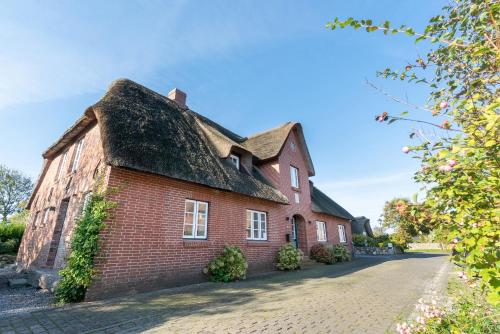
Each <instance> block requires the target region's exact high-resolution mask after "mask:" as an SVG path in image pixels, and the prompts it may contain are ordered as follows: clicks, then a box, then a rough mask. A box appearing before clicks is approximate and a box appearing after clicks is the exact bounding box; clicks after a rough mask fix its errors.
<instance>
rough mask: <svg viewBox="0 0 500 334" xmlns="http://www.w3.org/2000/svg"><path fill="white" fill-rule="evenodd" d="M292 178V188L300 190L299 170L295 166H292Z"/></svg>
mask: <svg viewBox="0 0 500 334" xmlns="http://www.w3.org/2000/svg"><path fill="white" fill-rule="evenodd" d="M290 178H291V181H292V187H294V188H299V170H298V169H297V168H295V167H293V166H290Z"/></svg>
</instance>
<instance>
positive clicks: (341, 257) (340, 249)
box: [331, 245, 351, 262]
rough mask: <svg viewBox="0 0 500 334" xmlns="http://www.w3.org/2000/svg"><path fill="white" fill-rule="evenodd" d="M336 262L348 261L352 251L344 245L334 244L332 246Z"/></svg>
mask: <svg viewBox="0 0 500 334" xmlns="http://www.w3.org/2000/svg"><path fill="white" fill-rule="evenodd" d="M331 251H332V253H333V256H334V257H335V261H336V262H346V261H350V260H351V252H350V251H349V250H348V249H347V247H346V246H344V245H334V246H332V248H331Z"/></svg>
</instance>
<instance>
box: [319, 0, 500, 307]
mask: <svg viewBox="0 0 500 334" xmlns="http://www.w3.org/2000/svg"><path fill="white" fill-rule="evenodd" d="M499 22H500V2H498V1H495V0H457V1H453V2H450V3H449V5H446V6H445V7H443V11H442V13H441V14H439V15H436V16H434V17H432V18H431V19H430V21H429V24H428V25H427V27H426V28H425V30H424V31H423V32H420V33H419V32H417V31H415V30H414V29H413V28H411V27H407V26H405V25H402V26H393V25H392V24H391V22H389V21H385V22H382V23H381V24H374V23H373V21H372V20H370V19H363V20H355V19H353V18H348V19H347V20H339V19H338V18H336V19H335V20H334V21H333V22H330V23H328V25H327V27H328V28H330V29H332V30H333V29H337V28H346V27H351V28H354V29H364V30H366V31H367V32H377V31H379V32H382V33H383V34H385V35H391V34H400V33H403V34H406V35H408V36H411V37H412V38H415V42H428V44H426V47H429V49H430V51H429V52H428V53H427V54H426V55H425V56H423V57H420V56H418V57H416V61H415V62H411V63H407V64H403V66H402V68H401V69H398V70H393V69H391V68H386V69H383V70H381V71H379V72H378V73H377V74H378V75H379V76H380V77H382V78H387V79H391V80H400V81H403V82H409V83H410V82H411V83H416V84H419V85H424V86H426V87H427V89H429V90H430V95H429V98H428V100H427V102H426V103H425V104H418V103H417V104H414V103H410V102H409V101H408V100H406V99H402V98H398V97H397V96H393V95H391V94H389V93H387V92H384V91H382V90H380V89H379V90H380V91H381V92H382V93H383V94H384V95H386V96H387V97H390V98H391V99H392V100H394V101H397V102H399V103H401V104H402V105H404V106H405V109H407V110H403V111H402V113H401V114H399V115H390V114H389V113H387V112H382V113H380V114H378V115H377V116H376V118H375V119H376V121H378V122H380V123H389V124H390V123H394V122H396V121H413V122H418V124H421V125H422V128H421V129H418V130H412V131H411V133H410V138H413V139H414V140H418V141H417V142H416V143H415V144H414V145H412V146H404V147H403V148H402V150H403V152H404V153H407V154H413V155H414V157H416V158H418V159H420V160H421V169H420V170H419V171H418V172H417V173H416V175H415V178H416V180H417V181H419V182H420V183H421V184H422V185H423V190H424V191H425V194H426V197H425V200H424V202H423V207H425V209H426V210H428V212H430V213H431V214H430V215H420V217H421V219H425V221H421V222H419V223H426V224H429V226H436V228H438V229H443V230H444V231H446V234H447V237H448V240H449V241H450V242H451V243H453V244H454V249H455V250H456V255H455V258H454V260H455V261H457V262H460V263H462V264H464V265H465V266H466V268H467V277H468V278H469V279H470V280H475V279H476V278H477V279H478V280H479V282H480V284H481V286H482V288H483V289H484V290H485V291H486V292H487V296H488V301H489V302H490V303H492V304H498V303H499V301H500V262H499V252H500V247H499V246H500V243H499V239H500V210H499V208H500V161H499V153H500V152H499V151H500V144H499V110H500V94H499V80H500V76H499V70H498V65H499V63H500V52H499V48H500V27H499ZM372 86H373V85H372ZM375 88H377V87H375ZM410 110H411V112H412V113H421V114H420V115H421V116H417V117H411V118H410V116H408V115H409V111H410ZM430 129H432V130H433V131H430ZM417 211H418V208H417V209H416V210H415V214H417Z"/></svg>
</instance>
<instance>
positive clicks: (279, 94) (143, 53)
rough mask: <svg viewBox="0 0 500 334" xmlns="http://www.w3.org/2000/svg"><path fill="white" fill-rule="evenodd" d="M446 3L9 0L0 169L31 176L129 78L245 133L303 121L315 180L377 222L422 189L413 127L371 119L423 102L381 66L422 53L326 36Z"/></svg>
mask: <svg viewBox="0 0 500 334" xmlns="http://www.w3.org/2000/svg"><path fill="white" fill-rule="evenodd" d="M443 4H444V1H437V0H427V1H422V0H419V1H410V0H407V1H397V0H393V1H387V0H378V1H368V0H365V1H340V0H339V1H230V0H226V1H106V2H103V1H84V2H76V1H73V2H70V1H44V2H40V1H33V2H29V1H6V2H3V3H2V11H0V42H1V45H2V47H1V48H0V134H1V136H2V140H1V141H0V164H4V165H7V166H9V167H11V168H17V169H20V170H22V171H24V172H25V173H27V174H28V175H30V176H32V177H36V176H37V175H38V172H39V169H40V167H41V163H42V159H41V152H42V151H43V150H44V149H45V148H46V147H48V146H49V145H50V144H52V143H53V142H54V141H55V140H56V139H57V138H58V137H59V136H60V135H61V134H62V133H63V132H64V130H65V129H66V128H68V127H69V126H70V125H71V124H73V122H74V121H75V120H76V119H77V118H78V117H79V116H80V115H81V114H82V113H83V111H84V110H85V108H86V107H88V106H89V105H91V104H93V103H94V102H95V101H97V100H98V99H99V97H100V96H102V94H103V93H104V92H105V90H106V88H107V86H108V85H109V84H110V82H111V81H113V80H115V79H117V78H122V77H126V78H130V79H132V80H135V81H137V82H139V83H141V84H143V85H145V86H147V87H149V88H151V89H153V90H155V91H157V92H159V93H165V94H166V93H167V92H168V91H169V90H170V89H172V88H174V87H178V88H180V89H182V90H184V91H185V92H187V94H188V101H187V103H188V105H189V107H190V108H191V109H193V110H195V111H197V112H199V113H201V114H203V115H205V116H207V117H209V118H211V119H213V120H215V121H217V122H219V123H220V124H221V125H223V126H225V127H227V128H229V129H231V130H233V131H234V132H236V133H238V134H241V135H250V134H252V133H255V132H258V131H262V130H265V129H267V128H271V127H274V126H276V125H279V124H282V123H284V122H286V121H289V120H293V121H299V122H301V123H302V125H303V127H304V132H305V135H306V140H307V142H308V146H309V150H310V152H311V155H312V158H313V160H314V163H315V168H316V176H315V177H314V178H313V181H314V182H315V184H316V185H317V186H318V187H320V188H321V189H322V190H324V191H325V192H326V193H327V194H329V195H330V196H332V198H334V199H335V200H336V201H337V202H339V203H340V204H341V205H343V206H344V207H345V208H346V209H348V210H349V211H350V212H351V213H352V214H354V215H365V216H367V217H369V218H371V219H372V222H375V221H376V220H377V218H378V216H379V215H380V212H381V209H382V206H383V204H384V201H386V200H388V199H391V198H393V197H395V196H408V197H409V196H411V195H412V194H413V193H415V192H416V191H417V190H418V185H415V184H414V183H413V182H412V180H411V176H412V173H413V171H414V170H415V169H416V168H417V162H416V161H415V160H414V159H411V157H409V156H407V155H404V154H402V153H401V147H402V146H404V145H406V144H409V143H410V142H409V139H408V131H409V129H410V126H411V125H409V124H403V123H401V124H399V125H393V126H389V127H388V126H386V125H381V124H378V123H376V122H374V120H373V119H374V115H375V114H378V113H380V112H382V111H388V112H399V111H401V110H404V108H403V106H401V105H397V104H395V103H393V102H391V101H388V100H387V99H386V98H385V97H384V96H382V95H380V94H379V93H377V92H375V91H374V90H373V89H371V88H369V87H367V86H366V84H365V79H369V80H371V81H374V82H376V83H377V84H378V85H380V86H381V87H383V88H384V89H386V90H389V91H391V92H392V93H393V94H395V95H399V96H403V97H408V99H409V100H411V101H412V102H414V103H417V104H423V103H424V102H425V98H426V94H425V92H424V91H422V90H419V89H418V87H415V86H405V85H403V84H399V83H394V82H389V81H383V80H382V81H381V80H378V79H377V78H376V77H375V72H376V70H379V69H383V68H385V67H387V66H390V67H400V66H404V65H405V64H406V63H407V62H409V61H414V60H415V58H416V56H417V55H418V54H419V53H420V54H423V53H425V51H426V49H425V46H424V45H420V44H417V45H416V44H414V43H413V42H412V40H411V39H408V38H406V37H404V36H391V37H386V36H383V35H382V34H367V33H364V32H362V31H351V30H344V31H337V30H336V31H328V30H326V29H325V24H326V23H327V22H328V21H329V20H332V19H333V18H334V17H335V16H339V17H345V18H347V17H349V16H353V17H356V18H372V19H374V21H375V22H378V21H382V20H385V19H389V20H390V21H391V22H394V23H395V24H407V25H411V26H413V27H415V28H417V29H420V30H421V28H423V27H424V26H425V24H426V22H427V20H428V19H429V18H430V17H431V16H433V15H435V14H437V13H439V11H440V8H441V7H442V5H443Z"/></svg>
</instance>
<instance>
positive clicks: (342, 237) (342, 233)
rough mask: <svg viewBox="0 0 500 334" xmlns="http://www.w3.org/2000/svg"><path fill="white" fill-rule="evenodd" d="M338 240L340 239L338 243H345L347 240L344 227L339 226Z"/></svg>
mask: <svg viewBox="0 0 500 334" xmlns="http://www.w3.org/2000/svg"><path fill="white" fill-rule="evenodd" d="M339 238H340V242H347V239H346V237H345V226H344V225H339Z"/></svg>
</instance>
